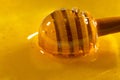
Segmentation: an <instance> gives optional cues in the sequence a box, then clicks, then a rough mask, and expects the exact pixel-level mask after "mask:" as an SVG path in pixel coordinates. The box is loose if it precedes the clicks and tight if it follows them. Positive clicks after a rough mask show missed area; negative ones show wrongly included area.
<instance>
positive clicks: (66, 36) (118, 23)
mask: <svg viewBox="0 0 120 80" xmlns="http://www.w3.org/2000/svg"><path fill="white" fill-rule="evenodd" d="M119 31H120V17H111V18H102V19H94V18H93V17H92V16H91V15H90V14H89V13H88V12H85V11H80V10H79V9H73V10H69V9H61V10H56V11H54V12H52V13H51V14H49V15H48V16H47V17H46V18H45V19H44V20H43V22H42V24H41V26H40V29H39V39H38V40H39V46H40V47H41V50H42V51H43V52H46V53H49V54H52V55H55V56H63V57H73V56H81V55H87V54H90V53H93V52H95V51H96V49H97V46H96V43H97V38H98V36H103V35H106V34H109V33H115V32H119Z"/></svg>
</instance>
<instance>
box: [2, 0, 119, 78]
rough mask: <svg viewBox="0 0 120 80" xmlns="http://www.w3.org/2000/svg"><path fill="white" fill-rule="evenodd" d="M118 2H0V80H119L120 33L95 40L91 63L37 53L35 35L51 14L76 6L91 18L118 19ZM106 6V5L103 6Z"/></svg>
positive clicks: (14, 0) (35, 0) (27, 0)
mask: <svg viewBox="0 0 120 80" xmlns="http://www.w3.org/2000/svg"><path fill="white" fill-rule="evenodd" d="M119 3H120V1H119V0H114V1H113V0H106V1H105V0H100V1H97V2H96V0H91V1H86V0H83V1H80V0H76V1H69V0H66V1H65V0H57V1H56V0H51V1H49V0H43V1H40V0H34V1H33V0H20V1H18V0H0V80H80V79H81V80H106V79H108V80H120V75H119V74H120V45H119V44H120V33H116V34H110V35H106V36H103V37H100V38H98V42H99V43H100V44H99V50H98V52H97V54H98V56H97V58H96V60H95V61H93V62H89V61H88V62H84V61H76V62H71V60H70V59H69V60H67V61H64V60H62V61H64V63H63V62H62V61H60V60H56V59H55V58H53V57H50V56H46V55H42V54H40V51H39V48H38V46H37V36H36V37H34V38H33V39H30V40H28V39H27V37H28V36H29V35H30V34H32V33H35V32H37V31H38V30H39V26H40V24H41V21H42V20H43V18H44V17H45V16H47V15H48V14H49V13H50V12H51V11H53V10H56V9H60V8H72V7H78V8H80V9H81V10H87V11H89V12H90V13H91V14H92V15H93V17H95V18H101V17H109V16H120V10H119V9H120V5H119ZM106 4H107V6H106Z"/></svg>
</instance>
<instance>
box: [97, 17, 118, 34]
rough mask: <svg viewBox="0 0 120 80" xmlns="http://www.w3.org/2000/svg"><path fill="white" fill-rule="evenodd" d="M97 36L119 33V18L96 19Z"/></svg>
mask: <svg viewBox="0 0 120 80" xmlns="http://www.w3.org/2000/svg"><path fill="white" fill-rule="evenodd" d="M96 21H97V28H98V35H99V36H102V35H106V34H111V33H116V32H120V17H110V18H102V19H96Z"/></svg>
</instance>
